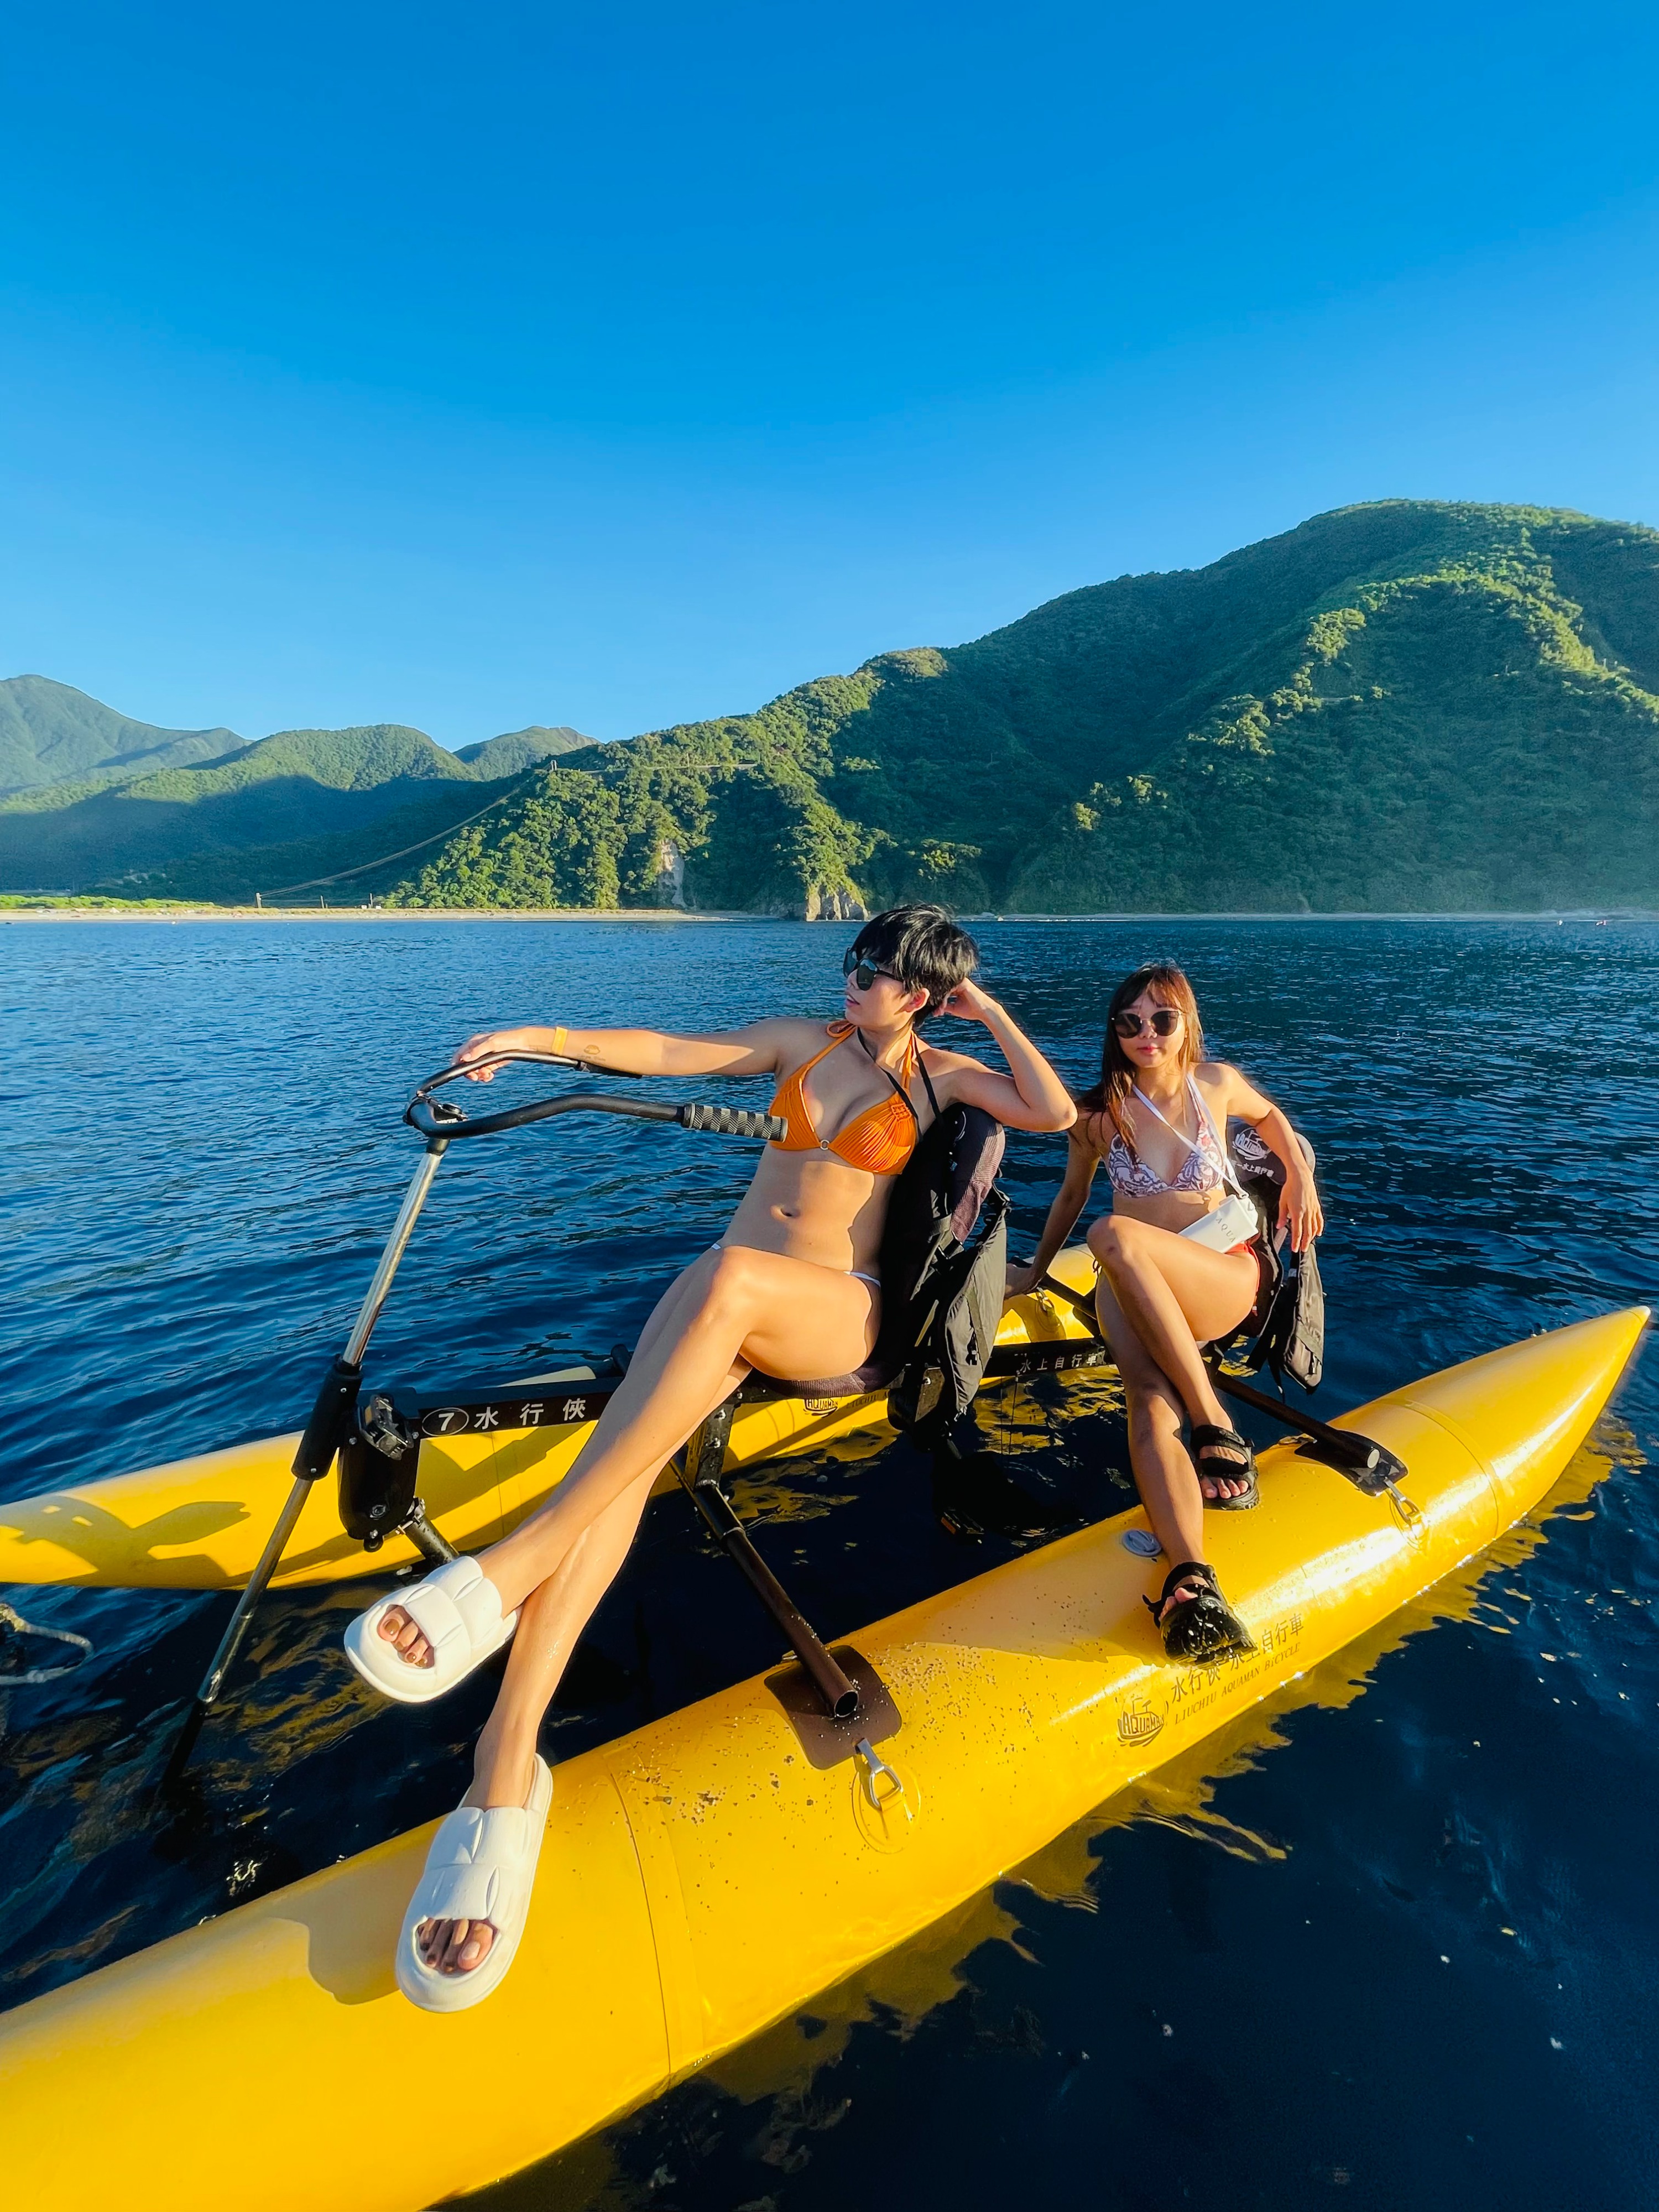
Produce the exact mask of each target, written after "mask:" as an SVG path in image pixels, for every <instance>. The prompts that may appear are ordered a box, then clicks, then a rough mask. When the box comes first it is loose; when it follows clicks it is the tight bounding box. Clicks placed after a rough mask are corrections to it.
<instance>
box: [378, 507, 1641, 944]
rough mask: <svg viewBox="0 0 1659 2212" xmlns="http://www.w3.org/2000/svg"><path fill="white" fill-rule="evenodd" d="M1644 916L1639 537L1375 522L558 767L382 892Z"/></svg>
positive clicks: (1277, 542)
mask: <svg viewBox="0 0 1659 2212" xmlns="http://www.w3.org/2000/svg"><path fill="white" fill-rule="evenodd" d="M918 895H927V896H938V897H941V898H943V899H945V901H946V902H949V903H951V904H952V905H954V906H956V907H957V908H961V909H964V910H969V911H973V910H980V909H984V908H996V909H1000V910H1003V911H1012V912H1019V911H1026V912H1042V911H1048V912H1087V911H1097V910H1101V909H1121V908H1170V909H1194V908H1260V909H1270V910H1281V911H1282V910H1292V911H1293V910H1297V909H1298V908H1309V907H1312V908H1339V909H1340V908H1347V909H1358V908H1470V907H1497V908H1505V907H1507V908H1527V907H1535V906H1547V905H1578V904H1588V903H1592V902H1630V903H1649V904H1659V533H1656V532H1653V531H1650V530H1646V529H1643V528H1640V527H1638V526H1632V525H1626V524H1619V523H1607V522H1599V521H1596V520H1593V519H1591V518H1589V517H1587V516H1583V515H1578V514H1573V513H1564V512H1559V511H1555V510H1550V509H1545V508H1537V507H1480V506H1471V505H1453V504H1441V503H1436V502H1428V501H1383V502H1379V503H1377V504H1375V505H1370V506H1364V507H1346V508H1342V509H1340V510H1339V511H1337V512H1336V513H1331V514H1324V515H1319V516H1316V517H1315V518H1314V520H1311V521H1310V522H1306V523H1304V524H1303V525H1302V526H1301V527H1300V528H1298V529H1297V530H1293V531H1291V532H1287V533H1286V534H1285V536H1283V537H1280V538H1270V539H1267V540H1265V541H1264V542H1263V543H1261V544H1256V545H1252V546H1248V547H1246V548H1245V549H1243V550H1242V551H1240V552H1237V553H1234V554H1230V555H1229V556H1227V557H1226V558H1225V560H1222V561H1218V562H1215V563H1214V564H1213V565H1212V567H1210V568H1203V569H1197V570H1182V571H1179V572H1176V573H1174V574H1165V575H1149V576H1127V577H1121V578H1119V579H1118V580H1116V581H1115V582H1113V583H1109V584H1101V585H1095V586H1090V587H1089V588H1087V589H1085V590H1082V591H1078V592H1069V593H1067V594H1066V596H1065V597H1064V598H1062V599H1055V600H1052V601H1050V602H1049V603H1048V605H1046V606H1042V607H1039V608H1038V609H1036V611H1035V612H1034V613H1032V614H1030V615H1027V616H1026V617H1024V619H1023V620H1021V621H1019V622H1017V623H1011V624H1010V625H1009V626H1008V627H1007V628H1006V629H1000V630H996V631H994V632H993V633H992V634H991V635H989V636H987V637H983V638H981V639H979V640H977V641H975V642H974V643H972V644H969V645H965V646H960V647H952V648H950V649H949V650H939V649H936V648H933V647H922V648H919V649H916V650H912V651H908V652H901V653H884V654H882V655H880V656H879V657H878V658H877V659H873V660H871V661H869V662H866V664H865V665H864V666H863V667H862V668H860V669H859V670H857V671H855V672H854V674H853V675H851V676H846V677H829V678H821V679H819V680H818V681H817V682H815V683H811V684H805V685H803V686H801V688H800V689H799V690H795V691H792V692H789V693H787V694H786V695H785V696H783V697H782V698H781V699H777V700H775V701H773V702H772V703H771V704H770V705H769V706H768V707H765V708H762V709H761V710H760V711H759V712H758V713H757V714H742V715H732V716H729V717H726V718H723V719H721V720H715V721H710V722H701V723H693V724H687V725H683V726H678V727H675V728H672V729H668V730H663V731H658V732H653V733H651V734H649V735H647V736H645V737H641V738H634V739H632V740H630V741H629V742H628V743H627V744H619V745H610V746H606V747H604V748H602V749H599V750H595V751H594V752H593V753H592V754H588V755H585V756H582V757H578V758H576V759H574V760H568V759H566V760H561V761H558V762H556V763H553V764H551V765H550V766H549V767H547V768H545V769H540V770H538V771H537V772H536V773H535V774H534V775H531V776H530V777H528V778H527V779H526V785H525V788H524V790H523V792H522V793H519V794H517V795H515V796H514V797H513V799H511V801H510V802H509V803H508V804H507V805H504V806H503V807H501V808H500V809H498V810H496V811H495V812H494V813H493V814H492V815H491V816H489V817H488V818H487V819H486V820H484V821H483V822H481V823H477V824H475V825H474V826H473V827H471V828H469V829H464V830H462V831H460V832H459V833H458V835H457V836H455V837H454V838H453V840H452V841H451V842H449V843H448V844H447V846H445V847H442V848H439V849H438V851H437V852H436V853H435V856H434V857H433V858H432V859H431V860H429V861H428V864H427V865H426V866H423V867H422V868H420V869H418V870H416V871H415V872H412V873H411V874H410V876H409V877H408V878H406V879H405V880H404V883H403V884H401V886H399V887H398V889H397V890H395V891H394V894H393V896H395V897H396V898H398V900H399V901H401V902H406V903H427V904H433V905H466V906H477V905H491V904H500V905H554V904H562V905H576V906H585V905H600V906H604V905H610V904H612V903H615V902H618V901H620V902H623V903H628V902H648V903H659V902H664V901H665V900H667V899H670V898H672V899H676V900H679V901H684V902H686V903H688V904H690V905H693V906H698V907H703V908H750V909H754V910H759V911H773V912H780V913H796V914H805V915H814V914H817V913H818V912H821V911H825V910H831V911H848V910H851V909H854V908H856V907H858V906H859V905H860V904H864V905H872V904H875V903H878V902H888V901H890V900H891V899H894V898H896V897H901V896H918Z"/></svg>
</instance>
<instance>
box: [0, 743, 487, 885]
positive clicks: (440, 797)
mask: <svg viewBox="0 0 1659 2212" xmlns="http://www.w3.org/2000/svg"><path fill="white" fill-rule="evenodd" d="M482 781H483V779H481V778H480V777H479V775H478V774H477V770H476V769H474V768H472V767H471V766H469V765H468V763H465V762H464V761H460V760H458V759H457V758H456V757H455V755H454V754H453V753H450V752H446V751H445V750H444V749H443V748H442V746H441V745H437V744H434V743H433V741H432V739H431V738H428V737H427V736H426V735H425V734H424V733H423V732H421V731H419V730H410V729H405V728H403V727H401V726H398V725H397V724H395V723H381V724H378V725H375V726H373V727H370V728H365V729H352V730H283V731H280V732H277V734H276V736H275V737H270V738H262V739H261V740H260V741H259V743H258V744H251V745H247V746H246V747H244V748H242V749H241V750H239V751H238V752H237V753H236V754H234V756H233V757H231V758H229V759H227V760H218V761H213V762H210V763H207V764H205V765H202V766H197V767H187V768H168V769H160V770H158V771H157V772H156V773H155V774H153V775H142V776H135V777H132V778H131V779H130V780H128V781H125V782H123V783H120V784H118V785H115V786H112V787H100V786H98V785H96V784H95V783H87V782H82V783H65V784H55V785H52V787H49V788H47V789H46V790H41V791H32V792H25V793H20V794H18V795H16V796H15V797H13V798H12V799H8V800H6V801H4V802H3V804H0V890H82V889H86V888H88V887H90V886H94V885H95V886H98V887H100V888H102V889H106V890H107V889H111V888H117V887H120V886H124V885H125V886H136V887H138V888H140V889H141V890H142V892H143V894H144V895H146V896H163V895H170V894H176V895H177V896H188V897H240V896H246V895H247V894H248V893H251V892H252V891H253V890H274V889H276V888H277V887H278V886H279V885H281V884H286V883H288V882H290V881H292V880H295V877H294V876H291V875H289V873H287V872H286V871H287V870H288V869H289V867H290V866H291V865H294V866H297V870H298V873H299V874H301V875H303V874H306V873H324V872H327V871H326V870H313V869H312V868H310V866H309V863H310V861H311V860H313V859H314V858H315V857H317V854H318V853H319V850H321V851H322V852H323V854H324V857H325V858H332V859H333V860H334V861H335V865H336V866H350V865H354V864H356V863H358V862H361V861H363V860H369V859H372V858H373V857H374V855H375V854H377V853H391V852H393V851H401V850H402V849H403V848H404V847H406V846H409V845H410V844H413V843H415V842H416V837H414V836H410V835H408V834H405V833H406V832H408V831H409V829H410V828H411V827H415V826H418V827H419V829H420V835H421V836H435V835H436V834H439V833H440V832H441V831H443V830H446V829H451V828H453V826H454V824H455V823H458V822H459V821H461V820H463V819H464V818H465V817H467V816H469V815H472V814H476V813H477V811H478V809H479V808H480V807H481V806H484V805H488V804H489V800H490V799H491V798H492V797H493V796H496V795H499V792H500V790H501V784H500V782H499V781H498V782H497V783H496V785H495V789H494V790H493V791H492V790H491V789H490V788H489V786H488V785H487V784H486V785H485V786H484V787H483V788H481V787H480V786H481V782H482ZM411 810H412V813H411ZM388 831H389V832H390V833H391V834H390V835H388V834H386V833H387V832H388ZM335 840H343V841H344V842H343V844H337V843H335V842H332V841H335ZM221 886H222V888H221Z"/></svg>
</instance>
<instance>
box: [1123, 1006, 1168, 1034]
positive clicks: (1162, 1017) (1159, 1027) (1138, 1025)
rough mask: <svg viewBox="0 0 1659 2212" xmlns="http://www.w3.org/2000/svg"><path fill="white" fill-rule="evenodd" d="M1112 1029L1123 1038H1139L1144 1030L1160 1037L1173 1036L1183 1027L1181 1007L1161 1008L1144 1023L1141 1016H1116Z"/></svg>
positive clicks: (1127, 1014)
mask: <svg viewBox="0 0 1659 2212" xmlns="http://www.w3.org/2000/svg"><path fill="white" fill-rule="evenodd" d="M1112 1027H1113V1028H1114V1029H1115V1030H1116V1031H1117V1033H1118V1035H1119V1036H1121V1037H1132V1036H1139V1035H1140V1032H1141V1030H1143V1029H1149V1030H1152V1031H1153V1032H1154V1033H1155V1034H1156V1035H1157V1036H1174V1035H1175V1033H1176V1030H1178V1029H1179V1028H1180V1027H1181V1009H1180V1007H1179V1006H1160V1007H1159V1008H1158V1012H1156V1013H1155V1014H1152V1015H1149V1016H1148V1017H1147V1018H1146V1020H1144V1021H1143V1020H1142V1018H1141V1017H1140V1016H1139V1014H1131V1013H1127V1012H1124V1013H1121V1014H1114V1015H1113V1016H1112Z"/></svg>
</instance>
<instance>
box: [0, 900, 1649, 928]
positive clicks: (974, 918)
mask: <svg viewBox="0 0 1659 2212" xmlns="http://www.w3.org/2000/svg"><path fill="white" fill-rule="evenodd" d="M824 919H825V920H828V919H829V917H828V916H826V917H825V918H824ZM958 919H959V920H960V921H963V922H964V923H966V924H968V925H969V927H972V926H974V925H975V924H977V925H981V926H982V925H983V924H985V923H987V922H993V923H999V924H1001V925H1003V926H1005V927H1014V926H1016V925H1019V924H1024V923H1042V924H1043V925H1045V926H1046V927H1056V926H1059V925H1060V924H1076V925H1083V926H1086V925H1090V924H1094V923H1099V922H1113V923H1119V924H1123V923H1131V922H1194V921H1240V922H1328V921H1344V922H1348V921H1559V922H1568V921H1595V922H1604V921H1605V922H1613V921H1656V920H1659V908H1653V907H1634V906H1617V907H1536V908H1532V907H1529V908H1509V907H1492V908H1487V907H1480V908H1472V907H1471V908H1464V907H1453V908H1415V907H1413V908H1374V909H1366V910H1364V911H1360V910H1358V909H1354V908H1337V909H1330V910H1326V909H1320V910H1317V911H1311V912H1306V913H1299V914H1291V913H1271V912H1264V911H1263V910H1261V908H1216V909H1213V910H1211V911H1206V912H1196V911H1193V912H1166V911H1164V910H1163V909H1161V908H1160V909H1156V910H1153V909H1148V910H1146V911H1145V912H1133V911H1131V912H1122V913H1100V914H963V915H960V916H959V917H958ZM57 921H69V922H76V923H79V924H83V925H84V924H87V923H93V922H117V923H120V924H122V925H124V926H125V925H128V924H131V923H135V922H149V923H157V922H160V923H166V924H169V925H172V924H177V923H179V922H185V921H231V922H275V923H296V922H314V921H328V922H338V921H349V922H412V921H465V922H486V921H497V922H526V921H550V922H639V921H649V922H679V923H686V924H690V925H691V926H692V927H728V926H730V925H731V924H733V923H738V922H744V923H756V922H775V923H779V924H784V925H792V926H794V927H800V928H817V927H822V926H823V925H822V923H820V922H805V921H802V920H801V918H800V917H799V915H779V914H746V913H743V912H740V911H738V912H729V913H728V912H710V913H702V912H697V913H693V912H689V911H688V910H687V909H686V908H684V907H351V906H331V907H252V906H236V907H230V906H218V907H216V906H185V905H180V906H178V907H163V906H155V907H149V908H137V907H129V908H121V907H94V906H67V905H66V906H62V907H46V906H29V907H11V908H5V907H0V925H3V924H5V923H8V922H57Z"/></svg>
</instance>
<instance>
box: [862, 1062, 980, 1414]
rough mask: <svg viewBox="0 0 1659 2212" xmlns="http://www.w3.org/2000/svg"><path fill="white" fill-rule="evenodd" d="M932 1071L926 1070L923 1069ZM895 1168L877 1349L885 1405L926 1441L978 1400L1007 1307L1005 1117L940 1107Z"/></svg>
mask: <svg viewBox="0 0 1659 2212" xmlns="http://www.w3.org/2000/svg"><path fill="white" fill-rule="evenodd" d="M922 1081H923V1082H924V1083H927V1070H926V1069H925V1068H924V1069H923V1070H922ZM927 1096H928V1097H929V1098H930V1099H931V1100H933V1114H934V1119H933V1125H932V1127H930V1128H929V1129H928V1130H927V1133H926V1135H924V1136H922V1137H921V1138H920V1139H918V1140H917V1143H916V1148H915V1152H912V1154H911V1155H910V1158H909V1160H908V1164H906V1166H905V1167H904V1169H903V1170H902V1172H901V1173H900V1175H899V1177H898V1180H897V1182H896V1183H895V1184H894V1187H893V1194H892V1197H891V1199H890V1200H889V1202H888V1209H887V1225H886V1227H885V1229H884V1231H883V1233H882V1240H881V1291H882V1322H881V1334H880V1335H879V1336H878V1339H877V1341H876V1350H875V1360H876V1362H877V1364H878V1365H879V1366H880V1367H881V1368H882V1369H883V1370H884V1371H885V1372H886V1373H888V1374H890V1375H891V1376H892V1377H893V1380H892V1383H891V1384H890V1389H889V1391H888V1398H887V1410H888V1417H889V1419H890V1420H891V1421H892V1423H893V1425H894V1427H895V1428H898V1429H908V1430H911V1431H917V1432H919V1441H921V1442H924V1443H925V1442H927V1441H928V1440H929V1439H930V1438H932V1437H937V1436H939V1434H941V1433H942V1432H944V1431H945V1430H948V1429H949V1427H950V1425H951V1423H952V1422H954V1421H956V1420H957V1419H960V1417H961V1416H962V1414H963V1413H966V1411H967V1410H968V1407H969V1406H970V1405H971V1404H972V1403H973V1399H974V1394H975V1391H976V1390H977V1389H979V1386H980V1383H981V1381H982V1380H983V1379H984V1375H985V1370H986V1367H987V1364H988V1363H989V1360H990V1357H991V1347H992V1346H994V1344H995V1342H996V1336H997V1328H998V1326H999V1324H1000V1322H1001V1319H1002V1302H1003V1289H1004V1279H1005V1276H1006V1271H1007V1263H1008V1232H1007V1226H1006V1214H1007V1212H1008V1201H1007V1200H1006V1198H1005V1197H1004V1196H1003V1194H1002V1193H1001V1192H1000V1190H999V1189H998V1188H997V1187H996V1175H997V1170H998V1168H999V1167H1000V1165H1001V1164H1002V1150H1003V1144H1004V1141H1005V1140H1004V1136H1003V1130H1002V1125H1001V1123H1000V1121H997V1120H995V1118H994V1116H993V1115H989V1114H987V1112H986V1111H985V1110H984V1109H983V1108H982V1107H979V1106H964V1105H961V1104H957V1105H951V1106H947V1107H945V1109H944V1110H943V1111H942V1112H941V1111H940V1110H939V1102H938V1100H937V1099H936V1098H933V1085H932V1084H931V1083H927Z"/></svg>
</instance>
